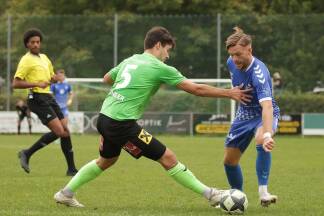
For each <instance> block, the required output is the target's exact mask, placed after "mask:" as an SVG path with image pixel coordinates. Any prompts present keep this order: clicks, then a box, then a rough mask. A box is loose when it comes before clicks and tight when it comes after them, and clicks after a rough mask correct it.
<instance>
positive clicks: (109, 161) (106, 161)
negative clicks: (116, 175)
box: [96, 156, 119, 170]
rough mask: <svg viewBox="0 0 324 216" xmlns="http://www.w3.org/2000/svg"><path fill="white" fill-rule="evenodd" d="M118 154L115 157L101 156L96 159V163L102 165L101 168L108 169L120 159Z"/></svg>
mask: <svg viewBox="0 0 324 216" xmlns="http://www.w3.org/2000/svg"><path fill="white" fill-rule="evenodd" d="M118 158H119V157H118V156H117V157H113V158H103V157H99V158H98V159H97V160H96V164H97V165H98V166H99V167H100V169H102V170H106V169H108V168H109V167H111V166H112V165H114V164H115V163H116V162H117V160H118Z"/></svg>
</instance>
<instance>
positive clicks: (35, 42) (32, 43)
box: [24, 28, 43, 54]
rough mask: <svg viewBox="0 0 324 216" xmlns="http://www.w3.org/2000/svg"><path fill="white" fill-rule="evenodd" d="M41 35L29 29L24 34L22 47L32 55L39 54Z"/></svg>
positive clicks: (37, 31) (37, 30)
mask: <svg viewBox="0 0 324 216" xmlns="http://www.w3.org/2000/svg"><path fill="white" fill-rule="evenodd" d="M42 39H43V34H42V32H41V31H40V30H39V29H35V28H33V29H29V30H27V31H26V32H25V33H24V45H25V47H26V48H28V49H29V51H30V52H31V53H33V54H38V53H39V52H40V47H41V42H42Z"/></svg>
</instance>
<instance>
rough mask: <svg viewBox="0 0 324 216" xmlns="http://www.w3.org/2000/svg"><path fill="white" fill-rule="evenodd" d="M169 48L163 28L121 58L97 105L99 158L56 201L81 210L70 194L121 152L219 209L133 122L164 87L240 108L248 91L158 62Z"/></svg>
mask: <svg viewBox="0 0 324 216" xmlns="http://www.w3.org/2000/svg"><path fill="white" fill-rule="evenodd" d="M174 46H175V40H174V38H173V37H172V36H171V34H170V33H169V31H168V30H167V29H165V28H163V27H153V28H152V29H151V30H149V31H148V32H147V34H146V37H145V40H144V53H143V54H136V55H133V56H132V57H130V58H127V59H125V60H124V61H123V62H121V63H120V64H119V65H118V66H117V67H115V68H113V69H112V70H110V71H109V72H108V73H107V74H106V75H105V76H104V82H106V83H108V84H110V85H112V89H111V91H110V92H109V94H108V96H107V98H106V99H105V101H104V103H103V105H102V108H101V111H100V114H99V117H98V122H97V129H98V131H99V133H100V134H101V143H100V147H99V152H100V156H99V158H98V159H96V160H93V161H91V162H89V163H88V164H86V165H84V166H83V167H82V168H81V169H80V170H79V172H78V173H77V174H76V175H75V176H74V177H73V178H72V179H71V180H70V182H69V183H68V184H67V185H66V186H65V187H64V188H63V189H62V190H60V191H58V192H57V193H56V194H55V195H54V199H55V200H56V202H58V203H62V204H65V205H67V206H73V207H83V205H82V204H81V203H79V202H78V201H77V200H76V199H75V198H74V193H75V192H76V191H77V190H78V189H79V188H80V187H81V186H82V185H84V184H85V183H87V182H89V181H91V180H93V179H95V178H96V177H98V176H99V175H100V174H101V173H102V172H103V171H104V170H106V169H107V168H109V167H111V166H112V165H113V164H114V163H115V162H116V161H117V160H118V157H119V155H120V152H121V149H124V150H125V151H127V152H128V153H129V154H130V155H132V156H133V157H135V158H140V157H141V156H144V157H146V158H149V159H151V160H154V161H157V162H158V163H160V164H161V166H162V167H163V168H164V169H165V170H166V171H167V173H168V174H169V175H170V177H171V178H173V179H174V180H175V181H176V182H177V183H179V184H180V185H182V186H184V187H186V188H188V189H190V190H192V191H194V192H196V193H198V194H200V195H202V196H203V197H205V198H206V199H207V200H209V202H210V204H211V205H212V206H216V205H218V204H219V201H220V194H221V191H220V190H217V189H215V188H211V187H208V186H206V185H204V184H203V183H202V182H200V181H199V180H198V179H197V178H196V177H195V176H194V175H193V173H192V172H191V171H190V170H189V169H188V168H187V167H186V166H185V165H183V164H182V163H180V162H179V161H178V160H177V158H176V155H175V154H174V153H173V152H172V151H171V150H170V149H169V148H167V147H166V146H165V145H163V144H162V143H161V142H159V141H158V140H157V139H156V138H154V137H153V136H152V135H151V134H149V133H148V132H147V131H145V130H144V129H142V128H141V127H140V126H139V125H138V124H137V122H136V120H137V119H139V118H140V117H141V116H142V114H143V112H144V110H145V107H146V105H147V104H148V102H149V99H150V98H151V96H153V95H154V94H155V93H156V91H157V90H158V89H159V87H160V85H161V84H163V83H166V84H169V85H172V86H176V87H177V88H179V89H182V90H184V91H186V92H189V93H191V94H194V95H197V96H204V97H228V98H232V99H235V100H238V101H240V102H243V103H244V102H248V101H250V99H249V98H250V96H249V90H241V89H240V87H236V88H232V89H220V88H215V87H212V86H209V85H204V84H196V83H193V82H192V81H190V80H189V79H186V78H185V77H184V76H183V75H181V73H180V72H179V71H178V70H177V69H176V68H174V67H171V66H168V65H166V64H164V63H163V62H164V61H165V60H167V59H168V58H169V52H170V50H171V49H172V48H173V47H174Z"/></svg>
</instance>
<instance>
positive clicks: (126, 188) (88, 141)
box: [0, 135, 324, 216]
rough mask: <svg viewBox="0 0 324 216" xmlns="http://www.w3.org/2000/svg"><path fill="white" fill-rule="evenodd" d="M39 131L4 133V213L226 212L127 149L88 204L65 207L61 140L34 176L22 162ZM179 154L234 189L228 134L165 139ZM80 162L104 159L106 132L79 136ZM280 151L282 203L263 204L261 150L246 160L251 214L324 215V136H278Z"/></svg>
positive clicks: (276, 175) (89, 188) (0, 204)
mask: <svg viewBox="0 0 324 216" xmlns="http://www.w3.org/2000/svg"><path fill="white" fill-rule="evenodd" d="M38 137H39V135H33V136H28V135H23V136H14V135H0V159H1V163H0V172H1V174H0V215H1V216H5V215H10V216H15V215H42V216H47V215H116V216H117V215H125V216H126V215H184V216H188V215H199V216H200V215H202V216H203V215H225V214H224V213H221V212H220V211H219V209H214V208H211V207H209V206H208V203H207V202H206V200H204V199H203V198H202V197H200V196H199V195H197V194H194V193H193V192H191V191H189V190H187V189H184V188H182V187H181V186H179V185H177V184H176V183H175V182H174V181H173V180H172V179H171V178H169V177H168V176H167V173H166V172H165V171H163V169H162V168H161V167H160V166H159V165H158V164H157V163H152V162H151V161H149V160H147V159H144V158H143V159H140V160H138V161H136V160H135V159H133V158H132V157H130V156H128V154H126V153H125V152H123V153H122V155H121V157H120V160H119V161H118V163H117V164H116V165H115V166H113V167H112V169H111V170H108V171H106V172H104V173H103V174H102V175H101V176H100V177H99V178H97V179H95V180H94V181H92V182H90V183H89V184H87V185H85V186H84V187H82V188H81V189H80V190H79V191H78V194H77V198H78V200H79V201H80V202H81V203H83V204H85V205H86V208H83V209H74V208H67V207H65V206H62V205H57V204H56V203H55V202H54V200H53V194H54V193H55V192H56V191H57V190H58V189H60V188H61V187H62V186H64V185H65V184H66V183H67V181H68V180H69V179H70V178H69V177H66V176H65V171H66V166H65V161H64V158H63V154H62V153H61V149H60V146H59V145H58V144H51V145H50V146H48V147H46V148H44V149H42V150H41V151H39V152H37V153H36V154H35V155H34V156H33V158H32V159H31V161H30V167H31V173H30V174H26V173H25V172H24V171H23V170H22V169H21V168H20V166H19V162H18V159H17V152H18V150H20V149H22V148H26V147H28V146H29V145H30V144H31V143H32V142H33V141H35V140H36V139H37V138H38ZM158 138H159V139H160V140H161V141H162V142H164V143H165V144H166V145H167V146H168V147H170V148H171V149H172V150H173V151H174V152H175V153H176V154H177V156H178V159H179V160H180V161H181V162H182V163H184V164H185V165H187V166H188V167H189V168H190V169H191V171H192V172H193V173H195V175H196V176H197V177H198V178H199V179H201V180H202V181H203V182H204V183H205V184H207V185H211V186H216V187H221V188H227V187H228V185H227V180H226V177H225V174H224V170H223V165H222V158H223V139H224V138H223V137H216V138H213V137H192V138H191V137H175V136H159V137H158ZM72 139H73V143H74V151H75V156H76V163H77V166H78V167H81V166H82V165H83V164H85V163H86V162H88V161H89V160H91V159H94V158H96V157H97V155H98V152H97V147H98V144H97V143H98V136H95V135H81V136H78V135H74V136H73V137H72ZM276 140H277V146H276V148H275V150H274V153H273V164H272V168H273V169H272V173H271V181H270V186H269V187H270V191H271V192H273V193H274V194H277V195H278V196H279V202H278V203H277V204H276V205H274V206H271V207H269V208H261V207H260V205H259V202H258V196H257V182H256V176H255V164H254V163H255V155H256V152H255V148H254V146H253V145H252V144H251V146H250V148H249V149H248V150H247V152H246V153H245V155H244V157H243V158H242V161H241V165H242V168H243V173H244V188H245V193H246V194H247V196H248V199H249V207H248V210H247V212H246V213H245V215H284V216H287V215H297V216H299V215H324V198H323V197H324V186H323V185H324V157H323V153H324V150H323V149H324V138H323V137H306V138H302V137H277V138H276Z"/></svg>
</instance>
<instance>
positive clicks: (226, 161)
mask: <svg viewBox="0 0 324 216" xmlns="http://www.w3.org/2000/svg"><path fill="white" fill-rule="evenodd" d="M239 161H240V159H239V158H233V157H231V158H230V157H224V165H230V166H236V165H237V164H238V163H239Z"/></svg>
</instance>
